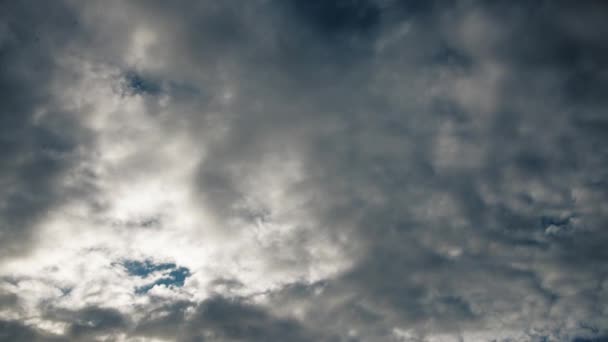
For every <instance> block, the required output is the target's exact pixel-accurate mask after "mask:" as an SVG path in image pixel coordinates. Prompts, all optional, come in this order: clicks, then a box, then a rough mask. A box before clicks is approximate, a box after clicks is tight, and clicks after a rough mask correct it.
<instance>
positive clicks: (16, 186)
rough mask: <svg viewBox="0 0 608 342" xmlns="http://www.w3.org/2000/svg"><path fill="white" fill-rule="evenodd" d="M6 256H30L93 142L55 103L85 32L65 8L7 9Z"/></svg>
mask: <svg viewBox="0 0 608 342" xmlns="http://www.w3.org/2000/svg"><path fill="white" fill-rule="evenodd" d="M0 7H1V8H2V10H1V12H2V14H0V16H1V17H0V23H2V28H1V30H2V31H1V36H0V94H1V97H2V101H1V104H0V152H1V153H2V167H1V168H0V182H1V184H2V188H3V190H2V194H1V195H0V257H2V258H4V257H7V256H11V255H16V254H22V253H26V252H27V251H28V249H29V246H30V242H31V238H32V234H33V232H32V229H33V227H34V226H35V224H36V223H37V220H38V219H39V218H40V217H41V216H42V215H44V213H45V212H46V211H48V210H49V209H51V208H52V207H53V206H54V205H56V204H57V203H58V202H61V201H62V200H64V198H63V197H64V196H65V192H66V189H62V188H61V187H60V186H59V185H58V184H57V183H58V182H57V180H58V177H60V176H61V174H62V173H63V172H64V171H65V170H66V169H67V167H68V166H69V165H70V163H71V162H72V159H73V158H74V157H75V154H76V148H77V146H78V145H79V144H84V143H86V139H87V137H86V136H82V135H80V134H79V127H78V124H77V123H75V122H72V121H70V119H69V117H68V116H67V115H65V113H64V112H62V109H61V108H60V107H58V106H57V104H56V102H55V100H54V98H53V96H54V95H53V90H52V89H51V88H52V83H53V81H54V80H55V77H56V76H57V73H59V72H61V71H60V69H59V67H58V62H59V61H58V60H57V57H58V56H59V54H60V53H61V51H62V49H63V48H65V47H66V46H67V45H69V43H70V40H71V39H74V37H76V36H77V34H78V30H79V28H78V25H77V23H76V18H77V17H76V14H75V13H74V11H73V10H72V9H70V8H69V7H67V6H65V5H64V4H63V3H62V2H57V3H54V4H42V3H41V4H35V5H34V4H32V3H26V2H19V3H13V2H4V3H3V4H2V5H0Z"/></svg>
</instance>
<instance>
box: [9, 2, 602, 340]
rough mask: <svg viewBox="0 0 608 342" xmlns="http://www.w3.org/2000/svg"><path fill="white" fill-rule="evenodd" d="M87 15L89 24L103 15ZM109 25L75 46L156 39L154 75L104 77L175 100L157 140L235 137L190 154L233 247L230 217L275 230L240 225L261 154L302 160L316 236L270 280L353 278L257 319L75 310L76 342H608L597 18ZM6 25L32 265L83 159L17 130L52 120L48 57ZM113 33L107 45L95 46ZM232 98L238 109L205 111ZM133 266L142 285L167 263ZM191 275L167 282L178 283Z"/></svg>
mask: <svg viewBox="0 0 608 342" xmlns="http://www.w3.org/2000/svg"><path fill="white" fill-rule="evenodd" d="M47 6H49V7H50V8H51V7H52V9H53V10H55V11H58V12H61V10H60V9H58V8H59V7H60V6H59V5H57V4H55V5H47ZM79 6H81V7H82V8H79V10H80V11H82V13H85V14H83V16H85V17H86V16H87V15H86V13H89V12H87V11H88V10H90V9H91V8H93V9H94V8H97V7H98V6H106V4H105V3H101V2H100V3H92V4H89V5H82V4H81V5H79ZM107 6H108V9H109V10H108V13H109V14H108V16H107V17H104V18H102V19H91V18H89V19H88V20H89V22H88V26H87V30H90V31H92V32H94V34H93V35H92V38H91V39H93V40H96V41H99V42H100V44H101V45H100V46H97V47H90V46H89V48H90V49H91V52H90V54H91V55H95V54H97V55H96V57H95V58H96V59H103V58H107V59H108V60H111V62H112V63H114V62H115V61H116V59H118V58H119V57H118V56H120V55H121V52H124V51H123V50H124V49H126V48H125V46H127V45H128V43H127V42H126V38H124V37H123V36H121V35H120V34H118V33H124V32H123V30H124V31H126V32H131V30H132V28H131V26H130V23H138V24H144V25H149V26H150V27H154V28H155V29H157V30H158V37H157V39H158V41H157V42H156V45H155V46H154V47H153V48H151V49H150V51H148V53H149V55H148V57H149V58H150V59H151V60H153V59H158V60H162V61H164V62H165V64H163V66H161V67H148V69H149V70H148V69H146V66H138V67H137V68H131V67H132V66H129V65H126V64H128V63H122V64H120V63H117V64H119V65H120V67H121V68H123V69H124V70H125V71H124V75H125V79H126V85H127V90H128V92H129V94H130V95H132V96H134V95H145V96H151V97H154V96H158V95H160V94H161V93H162V92H163V91H165V90H166V91H167V93H168V94H169V95H170V96H171V98H170V99H169V106H171V108H172V109H173V111H172V113H173V115H174V116H173V117H172V118H169V119H162V120H166V121H167V122H166V125H167V130H168V132H171V130H172V129H175V126H177V124H176V122H178V121H179V122H186V123H187V125H186V127H187V129H188V130H189V132H190V134H191V136H192V139H193V140H194V141H198V140H197V139H201V144H202V143H203V141H204V139H203V137H204V136H206V135H207V134H210V133H213V130H214V129H213V127H211V128H210V127H209V126H207V124H206V122H207V121H206V120H207V119H209V115H208V114H202V113H206V112H218V113H220V114H218V118H217V119H218V120H219V121H220V122H221V123H222V125H223V126H222V127H225V128H226V130H227V132H228V134H225V135H223V136H220V137H219V138H218V139H215V140H213V141H212V143H209V144H208V145H207V146H205V148H206V155H205V160H204V161H203V162H201V164H200V165H199V168H198V170H197V173H196V175H197V177H196V179H195V181H194V182H193V183H194V184H193V185H192V186H193V187H194V188H195V190H196V193H197V197H198V199H200V201H201V203H204V205H206V206H207V207H209V208H210V209H211V212H212V214H213V215H214V216H215V218H216V219H217V220H218V222H220V223H222V224H224V223H225V225H226V228H225V230H227V231H228V233H227V234H228V235H229V234H231V233H234V232H233V231H230V230H229V229H230V227H229V225H228V223H229V222H230V221H231V220H233V219H235V218H238V219H242V220H244V221H250V222H254V221H256V220H272V219H273V215H274V213H273V212H272V211H271V210H270V209H269V208H268V207H267V206H265V205H264V204H263V203H262V204H259V205H258V206H257V207H254V208H252V207H244V206H243V205H242V203H243V201H244V200H245V199H246V198H247V197H248V196H249V193H248V191H249V190H250V189H249V188H248V187H247V184H246V181H247V180H248V179H250V178H251V177H254V176H252V175H256V174H258V173H260V172H268V171H267V170H264V169H263V167H264V166H265V163H266V161H267V160H268V159H269V156H276V157H278V158H279V159H281V158H284V159H288V157H289V156H292V155H296V156H297V157H298V158H300V159H301V162H302V163H301V164H302V165H303V171H302V173H303V175H304V176H303V179H301V180H298V182H296V183H295V184H290V186H291V188H289V189H288V193H290V194H292V193H293V196H294V197H298V198H304V199H305V200H304V201H301V202H302V203H304V204H303V205H302V207H301V208H298V210H300V211H302V212H304V213H305V214H306V222H300V223H299V225H301V226H303V227H304V226H305V227H311V228H309V230H304V233H302V234H300V235H297V236H296V237H295V238H293V239H288V240H286V241H282V242H280V243H277V244H273V245H272V246H271V247H270V248H268V250H266V251H265V254H267V255H268V256H269V257H268V258H269V260H272V262H271V264H272V265H273V266H274V267H275V268H277V269H282V268H294V269H295V268H303V269H307V268H313V267H314V263H313V261H312V260H314V258H313V257H314V256H315V255H314V253H315V252H314V249H310V250H308V249H306V247H307V244H308V243H310V241H314V237H315V236H323V237H324V238H326V239H327V240H329V241H330V242H331V243H332V244H333V245H334V246H335V248H336V249H337V250H343V251H344V255H345V256H346V257H347V258H349V259H351V260H352V262H353V266H352V267H351V268H350V269H348V270H346V271H344V272H343V273H341V274H338V275H336V276H333V277H331V278H329V279H324V280H323V281H320V282H318V283H313V284H308V283H304V282H302V283H294V284H287V285H285V286H283V287H281V288H279V289H275V290H272V291H269V292H268V293H267V294H266V295H267V297H268V303H267V304H266V306H257V305H253V304H251V303H248V302H246V301H244V300H240V299H227V298H224V297H216V298H211V299H207V300H205V301H203V302H202V303H190V302H187V301H185V302H180V301H177V302H171V303H167V304H163V305H159V306H157V307H156V309H150V308H142V309H141V310H142V314H143V316H144V318H143V319H142V320H141V321H140V322H138V323H133V322H131V319H130V318H128V317H125V315H124V314H121V313H119V312H116V311H114V310H110V309H97V308H90V309H83V310H82V311H78V312H71V313H69V314H67V315H66V316H64V317H66V318H64V320H65V321H69V322H72V323H70V329H69V331H68V334H70V338H72V337H73V338H75V339H78V338H82V336H94V335H98V336H99V335H102V334H105V333H118V332H125V333H126V334H128V335H129V334H131V335H133V336H148V337H152V336H155V337H164V338H169V339H176V340H180V341H195V340H211V341H214V340H217V341H224V340H228V341H230V340H247V341H271V340H290V341H299V340H301V341H312V340H331V339H332V338H335V339H336V340H348V339H352V340H357V339H358V340H361V341H368V340H370V341H376V340H395V339H397V337H396V335H395V333H394V332H395V328H399V329H401V330H403V331H406V330H412V334H413V335H415V337H416V338H420V339H424V338H425V337H428V336H432V335H433V334H439V333H445V334H453V335H454V336H459V337H460V338H461V339H462V338H466V334H465V333H466V332H470V331H473V332H475V331H486V332H487V331H490V336H491V335H492V332H494V333H495V334H496V336H497V337H496V338H497V339H500V338H504V339H505V340H506V338H507V337H504V335H500V334H502V333H503V332H504V331H509V332H513V331H515V332H518V333H520V334H522V336H525V337H524V339H525V338H528V339H533V340H534V339H535V340H539V341H540V340H543V339H549V340H550V339H555V340H565V341H566V340H574V341H602V340H603V339H605V337H602V336H605V334H606V329H608V326H606V323H605V322H606V312H607V311H606V310H608V308H607V307H606V305H605V303H606V301H607V300H608V292H607V291H608V290H607V286H608V285H607V284H608V279H607V275H608V266H607V265H608V252H606V250H607V249H606V248H605V247H604V246H605V245H606V243H607V242H608V232H607V231H606V227H607V225H608V217H607V216H606V214H605V213H606V205H605V203H608V192H607V191H606V186H605V185H606V184H605V178H606V176H607V171H606V170H608V154H607V152H606V151H607V149H606V148H605V146H606V144H607V143H608V132H607V131H606V127H608V117H607V116H606V102H605V101H606V100H605V98H606V96H605V95H607V94H606V92H607V91H608V84H607V83H606V82H608V65H606V63H607V62H606V61H608V59H607V58H605V57H607V56H606V55H607V53H608V50H607V48H606V44H605V43H604V42H603V40H604V36H605V35H604V33H606V32H607V31H608V24H606V23H607V22H608V21H607V20H605V19H606V15H605V13H606V10H607V8H606V6H605V5H604V4H602V3H601V2H585V3H577V4H572V3H566V2H560V1H538V2H523V1H521V2H502V1H499V2H494V3H491V4H490V3H485V2H476V1H466V2H461V3H458V4H451V5H442V6H439V5H438V4H436V3H433V2H429V3H427V4H426V5H421V4H420V2H413V1H381V0H377V1H371V0H367V1H363V0H361V1H360V0H357V1H354V0H353V1H342V0H336V1H304V0H303V1H287V2H281V3H279V4H278V3H277V2H273V1H251V2H240V1H238V2H237V1H226V2H222V3H207V2H196V3H194V2H184V1H178V2H171V3H169V2H160V1H158V2H132V3H129V4H122V3H118V2H114V3H111V4H109V5H107ZM32 8H34V7H29V6H28V5H23V6H22V9H21V11H22V12H20V15H21V16H23V17H27V18H29V20H31V21H33V22H35V21H36V20H37V19H40V17H39V15H40V14H39V13H38V12H37V11H34V10H32ZM122 11H125V12H126V13H128V14H130V15H131V17H129V16H127V17H129V19H128V20H126V19H125V20H126V21H125V20H123V21H121V20H118V19H117V21H118V22H119V24H117V25H116V23H115V22H113V21H112V20H109V19H108V18H109V17H111V16H112V15H116V16H117V17H120V15H119V14H117V13H122ZM93 12H95V11H93ZM61 13H63V12H61ZM68 13H69V11H68ZM121 15H122V14H121ZM51 18H53V16H51ZM3 22H7V23H8V24H7V25H5V27H8V28H9V29H8V30H7V31H6V32H9V33H10V34H7V35H6V37H9V38H10V39H9V38H4V40H3V41H2V51H3V53H2V55H0V58H1V59H2V73H1V74H0V77H1V79H0V82H1V83H0V87H1V89H2V93H3V94H7V96H6V98H7V99H8V100H7V101H6V102H3V104H2V106H3V108H2V120H3V121H6V123H4V122H3V124H2V128H1V129H2V130H3V131H2V141H3V146H4V147H3V148H2V149H3V153H4V155H5V157H3V158H4V160H6V161H7V164H3V167H2V169H1V171H0V172H1V173H0V177H2V181H3V183H6V184H10V189H11V190H10V191H8V192H6V193H5V194H4V195H2V196H3V197H2V200H3V202H2V207H1V213H2V221H0V222H1V223H2V225H3V226H2V232H3V235H2V239H3V240H2V245H1V246H2V247H4V246H6V248H7V249H3V250H8V252H3V253H5V254H6V255H10V254H14V253H17V251H18V250H19V249H21V248H25V246H28V245H27V240H28V237H29V236H30V234H31V230H32V228H29V227H33V222H32V220H33V219H35V218H36V217H37V215H39V214H40V213H43V212H44V210H47V209H48V208H49V207H51V206H52V205H53V204H54V203H55V202H56V201H57V200H58V199H57V198H56V197H57V194H61V192H60V191H59V190H58V189H57V186H56V184H55V182H54V181H53V179H54V177H56V176H57V175H59V174H61V172H62V171H63V170H65V168H66V167H67V165H69V160H67V161H66V160H65V158H63V159H62V158H58V157H56V156H57V155H61V156H63V155H69V153H70V151H72V150H73V149H74V148H75V146H76V145H77V144H78V142H79V141H78V140H79V139H82V138H81V137H77V136H74V135H73V134H66V130H65V129H62V130H59V131H58V130H57V128H56V126H57V125H58V126H63V125H65V122H64V121H61V119H60V118H61V115H58V116H56V117H57V118H58V119H53V120H50V119H49V120H46V121H44V120H43V125H42V126H40V127H38V126H34V125H33V124H32V120H34V113H35V111H36V108H38V107H40V106H44V105H47V104H48V103H52V101H51V100H49V98H48V97H49V94H48V93H47V85H48V82H50V79H52V77H53V75H51V70H56V69H55V66H54V65H53V64H49V63H50V62H49V61H48V59H47V57H48V56H49V55H52V54H54V53H55V51H56V49H57V47H56V44H59V43H61V39H59V38H57V39H59V40H60V41H59V42H58V43H56V44H51V45H49V46H47V45H41V46H40V45H37V44H38V43H34V42H35V41H36V35H35V34H34V33H33V32H30V31H28V30H30V28H27V27H19V26H18V23H16V22H15V21H14V20H11V19H10V17H9V16H8V15H7V17H6V18H3ZM43 22H44V23H46V25H48V31H52V32H58V33H54V34H55V35H56V36H51V37H65V34H66V33H64V31H63V30H64V29H65V26H64V25H66V24H65V23H69V22H73V19H72V17H71V16H69V15H68V17H66V18H63V17H61V18H60V19H58V20H57V22H55V21H52V20H51V21H50V22H46V21H43ZM581 23H585V24H581ZM15 27H16V28H15ZM43 27H44V26H43ZM52 28H53V29H54V30H53V29H52ZM71 29H73V30H77V27H76V28H71ZM113 34H114V35H116V36H119V37H118V38H116V41H115V42H114V41H113V43H112V44H110V43H108V39H104V38H103V37H108V36H112V35H113ZM19 37H22V38H19ZM28 39H31V41H30V40H28ZM11 44H12V45H11ZM19 44H21V45H23V46H24V47H26V48H27V49H23V50H22V49H19V48H18V47H20V46H21V45H19ZM36 65H42V67H41V71H40V72H38V73H37V74H36V75H35V76H34V75H32V74H31V73H30V70H31V67H34V66H36ZM138 68H139V69H146V70H136V69H138ZM228 88H230V90H231V91H232V92H234V98H233V99H230V101H228V100H227V101H226V103H222V102H221V101H220V100H216V99H217V98H218V97H221V96H222V91H224V89H228ZM3 97H4V96H3ZM5 108H6V109H5ZM148 109H149V110H151V111H152V110H154V108H153V107H150V108H148ZM56 120H58V121H56ZM70 125H75V124H74V123H71V124H70ZM174 125H175V126H174ZM74 130H75V131H77V128H74ZM15 132H16V133H15ZM5 141H6V143H4V142H5ZM204 142H206V141H204ZM4 150H5V151H4ZM44 151H47V152H48V151H51V152H53V153H46V152H44ZM45 153H46V154H45ZM21 156H26V157H21ZM28 158H29V159H28ZM68 159H69V158H68ZM5 222H6V223H5ZM5 227H7V228H5ZM14 227H20V228H19V229H15V228H14ZM5 236H8V237H9V238H8V239H6V241H7V242H4V241H5ZM311 250H312V251H313V252H311ZM285 251H287V252H285ZM126 267H127V269H128V270H129V272H130V273H131V275H138V276H145V275H147V274H148V273H150V272H152V271H154V270H158V267H159V266H158V265H148V264H143V263H142V264H130V265H126ZM178 270H179V269H178ZM184 272H186V273H184ZM187 274H189V271H188V270H187V269H185V271H184V270H182V273H179V274H177V275H173V276H172V278H171V279H172V281H173V280H174V281H175V282H176V283H179V286H181V285H183V284H184V281H185V278H186V277H187ZM160 284H165V285H168V284H169V283H160ZM235 284H238V286H236V287H241V286H245V287H246V286H247V285H248V284H243V283H241V282H239V281H236V282H235ZM144 292H145V291H144ZM2 298H4V297H2ZM2 301H6V302H7V303H9V304H10V303H11V299H10V298H9V297H7V299H6V300H4V299H3V300H2ZM294 312H297V314H294ZM6 324H7V325H6V331H9V333H12V334H13V335H9V336H22V335H23V336H33V337H31V338H33V339H35V338H38V337H37V336H38V335H37V334H38V333H37V332H34V331H33V330H31V329H30V328H27V327H25V326H23V325H22V324H21V323H10V324H9V323H6ZM585 327H589V328H585ZM18 334H22V335H18ZM24 334H25V335H24ZM27 334H29V335H27ZM583 335H584V336H583ZM587 335H588V336H587ZM463 336H464V337H463ZM492 337H494V336H492Z"/></svg>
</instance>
